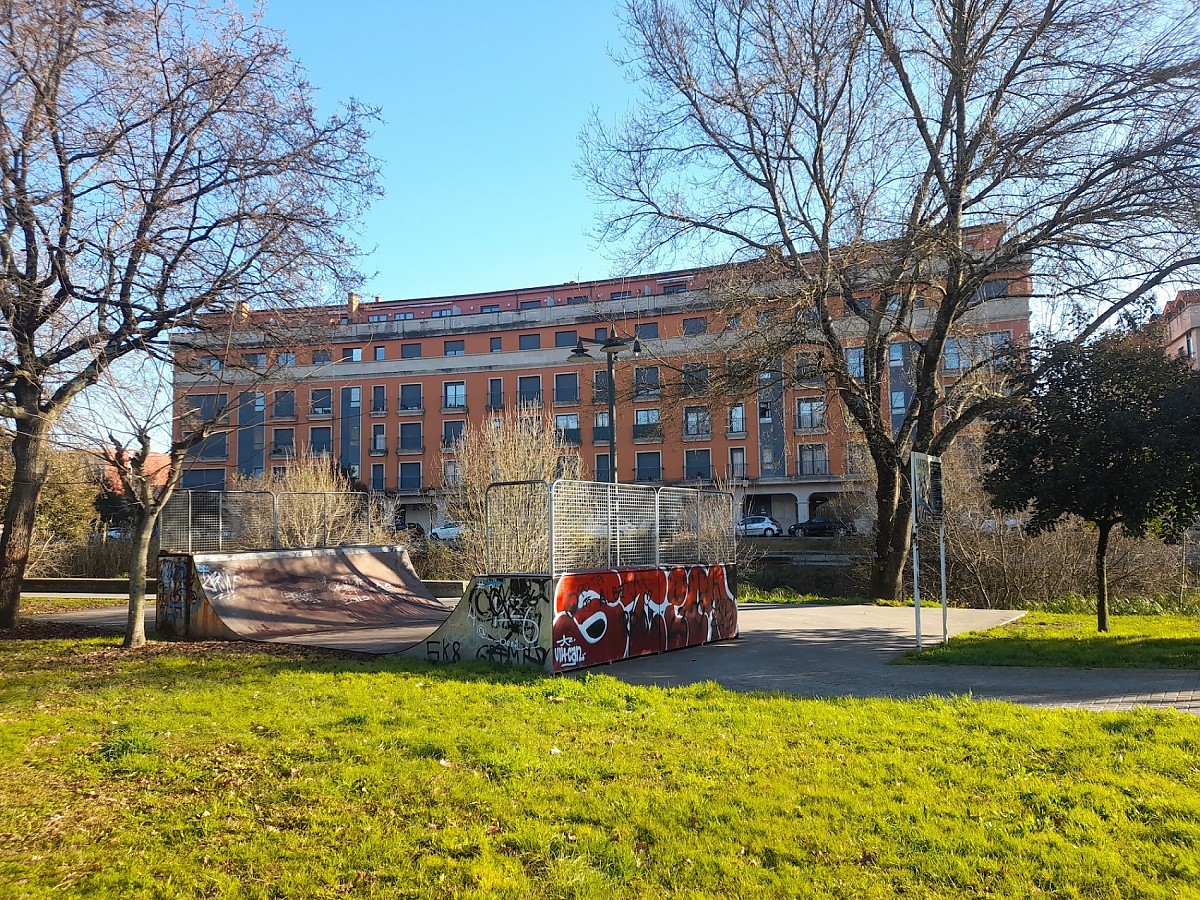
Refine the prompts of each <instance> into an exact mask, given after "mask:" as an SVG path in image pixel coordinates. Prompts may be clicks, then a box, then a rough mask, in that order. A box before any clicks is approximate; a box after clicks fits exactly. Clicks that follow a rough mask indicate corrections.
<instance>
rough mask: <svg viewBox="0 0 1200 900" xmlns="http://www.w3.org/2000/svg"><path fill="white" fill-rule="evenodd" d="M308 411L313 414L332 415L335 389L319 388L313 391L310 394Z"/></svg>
mask: <svg viewBox="0 0 1200 900" xmlns="http://www.w3.org/2000/svg"><path fill="white" fill-rule="evenodd" d="M308 397H309V403H308V411H309V415H312V416H332V415H333V390H332V389H331V388H317V389H316V390H314V391H311V392H310V393H309V395H308Z"/></svg>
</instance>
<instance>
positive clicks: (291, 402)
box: [271, 391, 296, 419]
mask: <svg viewBox="0 0 1200 900" xmlns="http://www.w3.org/2000/svg"><path fill="white" fill-rule="evenodd" d="M295 417H296V392H295V391H276V392H275V396H274V397H273V398H272V403H271V418H273V419H294V418H295Z"/></svg>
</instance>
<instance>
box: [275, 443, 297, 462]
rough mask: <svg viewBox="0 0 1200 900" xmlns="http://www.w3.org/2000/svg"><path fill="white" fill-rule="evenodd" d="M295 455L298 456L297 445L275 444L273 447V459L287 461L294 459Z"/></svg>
mask: <svg viewBox="0 0 1200 900" xmlns="http://www.w3.org/2000/svg"><path fill="white" fill-rule="evenodd" d="M295 455H296V446H295V444H275V445H273V446H272V447H271V457H272V458H274V459H278V458H284V459H287V458H290V457H293V456H295Z"/></svg>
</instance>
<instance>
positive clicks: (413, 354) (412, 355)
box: [400, 344, 421, 359]
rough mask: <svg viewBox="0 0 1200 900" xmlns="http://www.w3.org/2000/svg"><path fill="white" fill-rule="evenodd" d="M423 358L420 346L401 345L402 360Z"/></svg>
mask: <svg viewBox="0 0 1200 900" xmlns="http://www.w3.org/2000/svg"><path fill="white" fill-rule="evenodd" d="M420 356H421V345H420V344H401V345H400V358H401V359H419V358H420Z"/></svg>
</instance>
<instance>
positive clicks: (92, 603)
mask: <svg viewBox="0 0 1200 900" xmlns="http://www.w3.org/2000/svg"><path fill="white" fill-rule="evenodd" d="M146 602H147V605H152V604H153V603H154V600H153V598H150V599H149V600H147V601H146ZM128 605H129V600H128V598H125V597H122V598H120V599H114V598H112V597H22V598H21V615H22V616H40V615H45V614H50V613H65V612H77V611H79V610H83V609H106V608H110V607H114V606H128Z"/></svg>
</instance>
